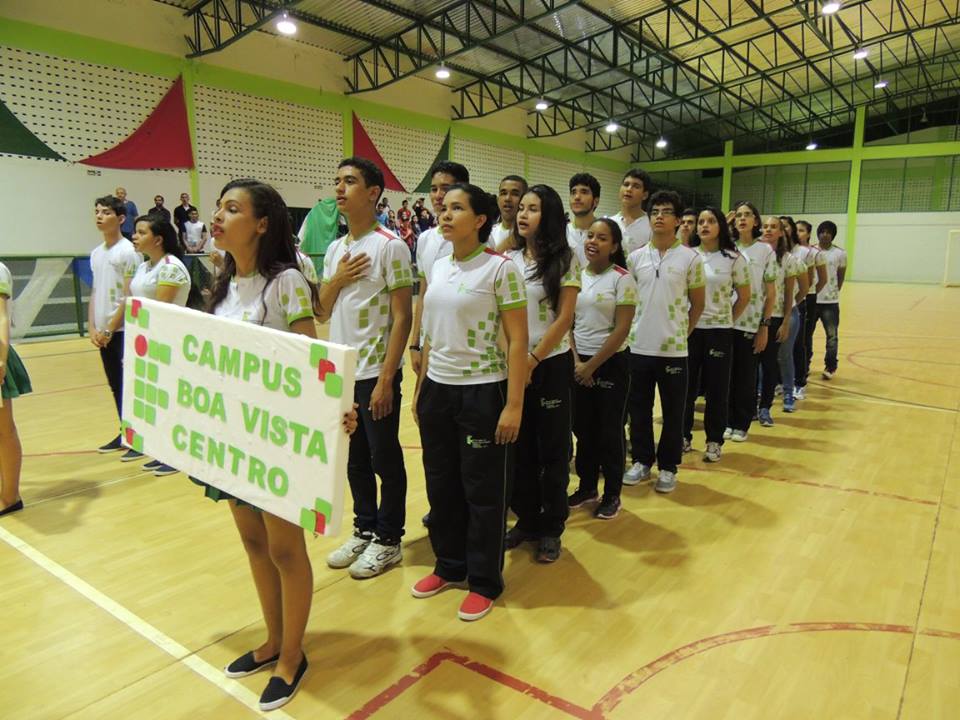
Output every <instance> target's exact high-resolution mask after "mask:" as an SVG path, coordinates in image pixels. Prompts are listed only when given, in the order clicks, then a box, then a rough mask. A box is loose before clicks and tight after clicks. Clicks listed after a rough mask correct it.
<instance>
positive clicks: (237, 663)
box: [223, 650, 280, 678]
mask: <svg viewBox="0 0 960 720" xmlns="http://www.w3.org/2000/svg"><path fill="white" fill-rule="evenodd" d="M279 659H280V654H279V653H278V654H276V655H274V656H273V657H269V658H267V659H266V660H261V661H260V662H257V661H256V660H254V658H253V650H251V651H250V652H248V653H247V654H246V655H241V656H240V657H238V658H237V659H236V660H234V661H233V662H232V663H230V664H229V665H227V666H226V667H225V668H224V669H223V674H224V675H226V676H227V677H228V678H242V677H246V676H247V675H253V674H254V673H255V672H260V671H261V670H263V669H264V668H265V667H270V666H271V665H275V664H276V662H277V660H279Z"/></svg>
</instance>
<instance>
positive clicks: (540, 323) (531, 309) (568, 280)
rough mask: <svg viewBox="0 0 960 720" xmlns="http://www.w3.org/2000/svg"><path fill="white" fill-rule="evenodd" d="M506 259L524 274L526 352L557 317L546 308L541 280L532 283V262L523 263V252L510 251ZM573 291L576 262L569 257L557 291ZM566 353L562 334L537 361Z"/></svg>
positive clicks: (577, 270) (567, 337) (565, 336)
mask: <svg viewBox="0 0 960 720" xmlns="http://www.w3.org/2000/svg"><path fill="white" fill-rule="evenodd" d="M507 257H509V258H510V259H511V260H513V261H514V262H515V263H516V265H517V267H519V268H520V269H521V270H522V271H523V273H524V285H526V288H527V293H526V295H527V337H528V340H529V344H530V351H531V352H533V349H534V348H535V347H537V345H539V344H540V341H541V340H543V336H544V335H546V333H547V330H548V329H549V327H550V326H551V325H552V324H553V321H554V320H556V319H557V314H556V313H555V312H554V310H553V308H552V307H551V306H550V301H549V299H548V298H547V292H546V290H545V289H544V287H543V278H537V279H536V280H534V279H533V275H534V274H535V273H536V269H537V266H536V263H535V262H533V261H532V260H531V261H530V262H527V260H526V258H524V256H523V250H511V251H509V252H508V253H507ZM565 287H574V288H577V289H578V290H579V288H580V261H579V260H577V256H576V254H575V253H571V255H570V266H569V267H568V268H567V272H566V273H564V275H563V278H561V280H560V288H561V289H563V288H565ZM569 350H570V335H569V333H564V334H563V337H562V338H560V342H559V343H558V344H557V346H556V347H555V348H553V349H552V350H551V351H550V352H548V353H547V355H546V357H542V358H540V360H541V361H543V360H546V359H547V358H552V357H553V356H554V355H560V354H561V353H565V352H567V351H569Z"/></svg>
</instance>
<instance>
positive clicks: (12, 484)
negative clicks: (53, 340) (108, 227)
mask: <svg viewBox="0 0 960 720" xmlns="http://www.w3.org/2000/svg"><path fill="white" fill-rule="evenodd" d="M12 302H13V276H12V275H11V274H10V270H9V269H8V268H7V266H6V265H4V264H3V263H2V262H0V397H2V398H3V402H0V515H10V514H11V513H15V512H19V511H20V510H23V498H21V497H20V467H21V463H22V462H23V448H22V447H21V445H20V436H19V434H18V433H17V424H16V423H15V422H14V419H13V401H14V399H16V398H18V397H20V396H21V395H26V394H28V393H30V392H33V387H32V386H31V384H30V376H29V375H28V374H27V369H26V368H25V367H24V366H23V361H22V360H20V356H19V355H18V354H17V351H16V350H14V349H13V345H11V344H10V317H11V315H12V314H13V312H12ZM524 351H526V348H524Z"/></svg>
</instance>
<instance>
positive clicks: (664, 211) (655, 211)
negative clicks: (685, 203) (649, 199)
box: [648, 208, 676, 217]
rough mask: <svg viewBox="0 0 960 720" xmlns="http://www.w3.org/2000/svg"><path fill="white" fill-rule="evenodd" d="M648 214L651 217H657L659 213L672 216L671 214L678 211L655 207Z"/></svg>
mask: <svg viewBox="0 0 960 720" xmlns="http://www.w3.org/2000/svg"><path fill="white" fill-rule="evenodd" d="M648 215H650V217H657V216H658V215H661V216H663V217H670V216H671V215H676V213H675V212H674V211H673V210H671V209H670V208H654V209H653V210H651V211H650V212H649V213H648Z"/></svg>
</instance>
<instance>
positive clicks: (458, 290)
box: [423, 245, 527, 385]
mask: <svg viewBox="0 0 960 720" xmlns="http://www.w3.org/2000/svg"><path fill="white" fill-rule="evenodd" d="M526 302H527V301H526V293H525V289H524V285H523V278H522V277H521V275H520V269H519V268H518V267H517V266H516V264H514V262H513V261H512V260H510V259H509V258H508V257H506V256H505V255H501V254H499V253H497V252H494V251H493V250H491V249H490V248H488V247H486V246H484V245H480V246H479V247H478V248H477V249H476V250H475V251H474V252H473V253H471V254H470V256H468V257H466V258H464V259H463V260H457V259H456V258H454V256H453V254H452V253H451V254H450V255H449V256H448V257H446V258H444V259H443V260H441V261H440V262H438V263H437V264H436V265H435V266H434V268H433V273H432V275H431V279H430V281H429V283H428V285H427V294H426V295H425V296H424V298H423V327H424V335H425V340H426V342H427V343H428V344H429V346H430V355H429V357H428V359H427V377H429V378H430V379H431V380H433V381H434V382H438V383H443V384H446V385H479V384H481V383H491V382H499V381H501V380H506V378H507V358H506V355H505V354H504V351H503V349H502V348H501V347H500V346H499V344H498V343H497V335H498V334H499V332H500V313H501V312H503V311H504V310H513V309H517V308H523V307H525V306H526Z"/></svg>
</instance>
